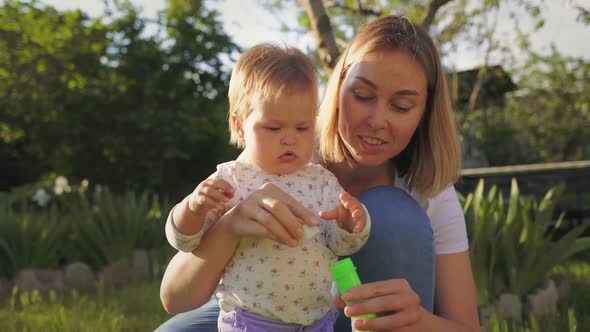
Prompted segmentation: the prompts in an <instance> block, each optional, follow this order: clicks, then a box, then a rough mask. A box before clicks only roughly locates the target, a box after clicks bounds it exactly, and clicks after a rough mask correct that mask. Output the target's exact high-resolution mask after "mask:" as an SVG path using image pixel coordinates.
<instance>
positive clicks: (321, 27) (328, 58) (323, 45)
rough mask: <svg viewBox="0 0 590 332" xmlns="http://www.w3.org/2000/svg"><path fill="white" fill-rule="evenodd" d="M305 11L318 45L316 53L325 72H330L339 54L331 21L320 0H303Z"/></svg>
mask: <svg viewBox="0 0 590 332" xmlns="http://www.w3.org/2000/svg"><path fill="white" fill-rule="evenodd" d="M303 5H304V7H305V12H306V13H307V16H308V17H309V23H310V25H311V30H312V31H313V35H314V37H315V40H316V43H317V45H318V53H319V56H320V60H321V61H322V66H323V67H324V70H325V71H326V74H328V75H330V74H331V73H332V68H334V65H335V64H336V60H337V59H338V56H339V55H340V50H339V49H338V46H337V45H336V39H335V38H334V32H333V31H332V23H331V22H330V18H329V17H328V14H326V9H325V8H324V4H323V3H322V1H321V0H303Z"/></svg>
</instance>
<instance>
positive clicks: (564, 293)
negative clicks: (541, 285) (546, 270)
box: [549, 273, 570, 299]
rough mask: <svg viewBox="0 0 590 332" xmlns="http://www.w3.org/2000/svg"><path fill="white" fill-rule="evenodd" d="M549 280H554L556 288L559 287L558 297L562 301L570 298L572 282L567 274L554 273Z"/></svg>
mask: <svg viewBox="0 0 590 332" xmlns="http://www.w3.org/2000/svg"><path fill="white" fill-rule="evenodd" d="M549 278H550V279H551V280H553V282H554V283H555V287H557V296H558V297H559V298H560V299H563V298H566V297H568V295H569V293H570V282H569V278H568V276H567V274H564V273H554V274H551V275H549Z"/></svg>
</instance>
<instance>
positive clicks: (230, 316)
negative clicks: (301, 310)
mask: <svg viewBox="0 0 590 332" xmlns="http://www.w3.org/2000/svg"><path fill="white" fill-rule="evenodd" d="M336 317H338V312H337V311H336V310H332V311H330V312H328V313H327V314H325V315H324V317H322V318H321V319H320V320H318V321H317V322H315V323H313V324H311V325H309V326H303V325H301V324H295V323H285V322H281V321H280V320H276V319H271V318H266V317H264V316H260V315H257V314H254V313H251V312H248V311H246V310H243V309H241V308H236V310H234V311H230V312H226V311H223V310H221V311H220V312H219V319H218V320H217V327H218V328H219V332H333V331H334V323H335V322H336Z"/></svg>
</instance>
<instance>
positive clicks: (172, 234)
mask: <svg viewBox="0 0 590 332" xmlns="http://www.w3.org/2000/svg"><path fill="white" fill-rule="evenodd" d="M232 165H233V164H231V163H224V164H221V165H218V166H217V171H216V172H215V173H213V174H211V176H209V178H222V179H224V180H226V181H228V182H229V183H230V184H231V185H232V186H234V188H235V184H234V182H233V181H232V176H231V171H232V169H233V168H232ZM179 204H180V203H179ZM228 205H229V204H226V206H225V207H224V208H222V209H220V210H215V209H213V210H210V211H209V212H207V215H206V217H205V223H204V224H203V227H202V228H201V230H200V231H199V232H197V233H196V234H193V235H185V234H182V233H181V232H180V231H179V230H178V229H177V228H176V225H175V224H174V219H173V218H172V215H173V212H174V209H175V208H176V207H177V206H178V204H177V205H175V206H174V207H173V208H172V210H171V211H170V213H169V214H168V218H167V219H166V226H165V233H166V239H167V240H168V243H170V245H171V246H172V247H173V248H174V249H176V250H180V251H184V252H191V251H193V250H195V249H196V248H197V247H198V246H199V244H201V239H202V238H203V235H204V234H205V232H207V230H208V229H209V228H210V227H211V226H212V225H213V224H214V223H216V222H217V220H219V218H220V217H221V216H222V215H223V214H224V213H225V212H226V211H227V210H228V209H229V208H228Z"/></svg>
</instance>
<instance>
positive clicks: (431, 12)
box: [420, 0, 452, 30]
mask: <svg viewBox="0 0 590 332" xmlns="http://www.w3.org/2000/svg"><path fill="white" fill-rule="evenodd" d="M451 1H452V0H432V1H430V4H429V5H428V8H426V11H425V12H424V15H423V16H422V21H421V22H420V25H421V26H422V27H423V28H424V29H426V30H428V29H430V26H431V25H432V22H433V21H434V16H435V15H436V12H437V11H438V10H439V9H440V7H442V6H444V5H446V4H447V3H449V2H451Z"/></svg>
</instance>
